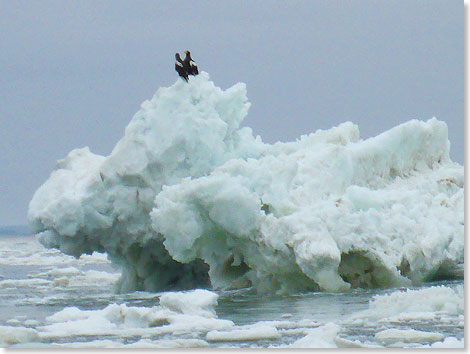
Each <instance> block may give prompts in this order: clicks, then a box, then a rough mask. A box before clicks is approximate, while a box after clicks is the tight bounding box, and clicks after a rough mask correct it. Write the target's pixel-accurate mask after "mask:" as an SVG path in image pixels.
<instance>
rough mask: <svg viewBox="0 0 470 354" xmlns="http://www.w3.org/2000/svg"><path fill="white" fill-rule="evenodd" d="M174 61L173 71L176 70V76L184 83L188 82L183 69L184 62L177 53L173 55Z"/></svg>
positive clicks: (186, 74) (185, 71)
mask: <svg viewBox="0 0 470 354" xmlns="http://www.w3.org/2000/svg"><path fill="white" fill-rule="evenodd" d="M175 59H176V61H175V70H176V72H177V73H178V75H179V76H180V77H182V78H183V79H184V81H186V82H188V79H189V78H188V72H187V70H186V69H185V67H184V62H183V60H182V59H181V57H180V54H179V53H176V54H175Z"/></svg>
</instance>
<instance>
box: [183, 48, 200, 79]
mask: <svg viewBox="0 0 470 354" xmlns="http://www.w3.org/2000/svg"><path fill="white" fill-rule="evenodd" d="M184 53H185V54H186V57H185V58H184V61H183V67H184V68H185V69H186V72H187V73H188V75H193V76H196V75H198V74H199V70H198V68H197V65H196V62H195V61H194V60H193V58H191V52H190V51H189V50H186V51H185V52H184Z"/></svg>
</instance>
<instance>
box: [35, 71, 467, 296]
mask: <svg viewBox="0 0 470 354" xmlns="http://www.w3.org/2000/svg"><path fill="white" fill-rule="evenodd" d="M248 108H249V103H248V102H247V95H246V88H245V85H244V84H241V83H239V84H236V85H234V86H233V87H231V88H229V89H227V90H225V91H223V90H221V89H220V88H218V87H216V86H215V85H214V83H213V82H212V81H210V80H209V75H208V74H207V73H201V75H199V76H197V77H194V78H191V80H190V82H189V84H186V83H184V82H182V81H181V80H179V81H178V82H176V83H175V84H174V85H173V86H171V87H168V88H160V89H159V90H158V91H157V93H156V94H155V95H154V97H153V98H151V99H150V100H148V101H145V102H144V103H142V106H141V110H140V111H138V112H137V113H136V114H135V116H134V117H133V118H132V120H131V122H130V123H129V125H128V126H127V128H126V131H125V134H124V137H123V138H122V139H121V140H120V141H119V142H118V143H117V145H116V146H115V148H114V149H113V151H112V153H111V154H110V155H109V156H107V157H104V156H98V155H95V154H93V153H91V152H90V151H89V149H88V148H82V149H77V150H73V151H72V152H70V153H69V155H68V156H66V157H65V158H64V159H63V160H60V161H59V162H58V165H57V169H56V170H55V171H54V172H52V174H51V176H50V178H49V179H48V180H47V181H46V182H45V183H44V184H43V185H42V186H41V187H40V188H39V189H38V190H37V191H36V193H35V195H34V197H33V199H32V200H31V203H30V206H29V220H30V224H31V228H32V229H33V230H34V232H35V233H37V234H38V237H39V240H40V241H41V243H42V244H43V245H45V246H46V247H49V248H58V249H60V250H61V251H62V252H64V253H66V254H70V255H74V256H80V255H82V254H92V253H93V252H94V251H97V252H102V253H103V252H104V253H106V254H107V255H108V257H109V259H110V260H111V261H112V262H113V263H114V264H117V265H119V266H120V267H121V269H122V278H121V281H120V290H121V291H122V292H126V291H131V290H147V291H162V290H171V289H189V288H196V287H210V286H212V288H213V289H236V288H244V287H255V288H256V289H257V291H258V292H267V293H273V292H277V293H288V292H290V293H294V292H298V291H318V290H320V291H344V290H348V289H350V288H358V287H359V288H387V287H395V286H411V285H417V284H420V283H422V282H423V281H429V280H436V279H455V278H463V262H464V247H463V246H464V213H463V211H464V171H463V166H461V165H458V164H456V163H453V162H452V161H451V160H450V158H449V147H450V144H449V141H448V137H447V126H446V124H445V123H444V122H440V121H438V120H436V119H434V118H433V119H430V120H428V121H426V122H424V121H417V120H412V121H409V122H407V123H404V124H402V125H399V126H397V127H394V128H392V129H391V130H389V131H386V132H384V133H382V134H380V135H378V136H376V137H373V138H370V139H367V140H361V139H360V136H359V127H358V126H356V125H354V124H353V123H351V122H346V123H343V124H341V125H339V126H338V127H333V128H331V129H329V130H325V131H321V130H319V131H316V132H315V133H311V134H308V135H303V136H301V137H300V138H299V139H297V140H296V141H294V142H289V143H276V144H274V145H270V144H265V143H263V142H262V141H261V138H260V137H254V136H253V134H252V131H251V129H250V128H248V127H244V128H241V127H240V124H241V122H242V121H243V119H244V118H245V116H246V115H247V112H248ZM286 119H288V117H286Z"/></svg>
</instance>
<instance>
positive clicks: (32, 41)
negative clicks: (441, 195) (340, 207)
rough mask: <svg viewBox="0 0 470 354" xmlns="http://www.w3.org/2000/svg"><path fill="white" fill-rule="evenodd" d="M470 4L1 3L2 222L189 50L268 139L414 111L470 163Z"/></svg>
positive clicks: (111, 134)
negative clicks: (468, 116)
mask: <svg viewBox="0 0 470 354" xmlns="http://www.w3.org/2000/svg"><path fill="white" fill-rule="evenodd" d="M463 10H464V7H463V2H462V1H457V0H439V1H435V0H434V1H433V0H423V1H420V0H419V1H418V0H413V1H410V0H400V1H397V0H386V1H385V0H382V1H373V0H360V1H359V0H355V1H350V0H341V1H338V0H329V1H313V0H309V1H307V0H304V1H293V0H289V1H218V0H214V1H182V0H179V1H171V2H170V1H135V0H134V1H130V0H128V1H116V0H113V1H103V0H100V1H96V0H87V1H79V0H76V1H64V0H57V1H46V0H42V1H31V0H28V1H6V0H0V53H1V55H0V97H1V100H0V148H1V154H0V166H1V184H0V225H2V224H3V225H5V224H6V225H8V224H10V225H11V224H24V223H26V213H27V207H28V203H29V201H30V199H31V198H32V195H33V193H34V191H35V190H36V189H37V188H38V187H39V186H40V185H41V184H42V183H43V182H45V180H46V179H47V178H48V176H49V174H50V173H51V171H52V170H53V169H54V167H55V164H56V160H58V159H61V158H63V157H64V156H65V155H66V154H67V153H68V152H69V151H70V150H72V149H74V148H79V147H83V146H89V147H90V149H91V151H93V152H94V153H98V154H102V155H108V154H109V153H110V152H111V149H112V147H113V146H114V145H115V144H116V142H117V141H118V140H119V139H120V138H121V137H122V135H123V133H124V128H125V126H126V125H127V124H128V122H129V120H130V119H131V118H132V116H133V114H134V113H135V112H136V111H137V110H138V109H139V106H140V103H141V102H142V101H144V100H145V99H147V98H150V97H151V96H152V95H153V93H154V92H155V91H156V89H157V88H158V87H160V86H169V85H171V84H173V83H174V81H175V80H176V78H177V74H176V72H175V71H174V64H173V63H174V53H175V52H177V51H180V52H182V51H184V50H185V49H189V50H191V52H192V54H193V57H194V59H195V60H196V61H197V63H198V65H199V68H200V69H201V70H204V71H207V72H208V73H209V74H210V75H211V78H212V79H213V80H214V82H215V83H216V85H218V86H221V87H222V88H224V89H225V88H227V87H229V86H231V85H233V84H234V83H236V82H238V81H242V82H245V83H246V84H247V87H248V97H249V100H250V102H251V103H252V107H251V109H250V112H249V114H248V117H247V118H246V120H245V123H244V124H245V125H248V126H250V127H252V128H253V130H254V133H255V134H259V135H261V137H262V138H263V140H264V141H265V142H276V141H278V140H281V141H288V140H293V139H295V138H296V137H298V136H299V135H300V134H305V133H309V132H312V131H315V130H316V129H319V128H321V129H327V128H330V127H332V126H335V125H338V124H339V123H341V122H343V121H346V120H351V121H352V122H354V123H356V124H358V125H359V128H360V131H361V137H363V138H364V137H369V136H374V135H377V134H378V133H380V132H382V131H384V130H386V129H389V128H391V127H393V126H395V125H397V124H399V123H403V122H405V121H407V120H409V119H413V118H418V119H424V120H427V119H429V118H431V117H433V116H436V117H437V118H438V119H440V120H443V121H445V122H446V123H447V125H448V126H449V138H450V141H451V157H452V158H453V159H454V160H455V161H457V162H459V163H462V164H463V160H464V11H463Z"/></svg>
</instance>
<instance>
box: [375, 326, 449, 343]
mask: <svg viewBox="0 0 470 354" xmlns="http://www.w3.org/2000/svg"><path fill="white" fill-rule="evenodd" d="M375 339H376V340H377V341H379V342H381V343H383V344H391V343H396V342H401V343H433V342H437V341H442V340H443V339H444V335H443V334H441V333H434V332H423V331H417V330H414V329H394V328H393V329H386V330H384V331H381V332H378V333H376V334H375Z"/></svg>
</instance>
